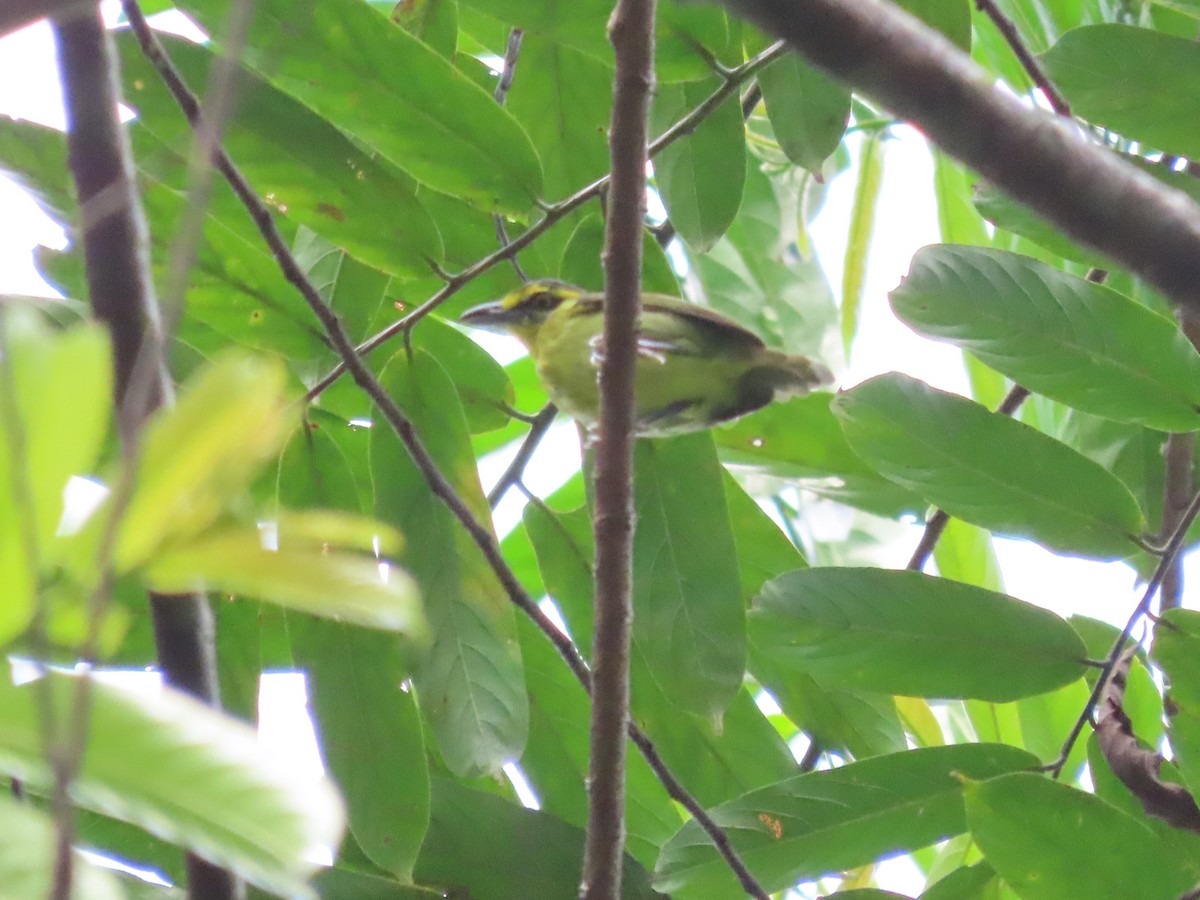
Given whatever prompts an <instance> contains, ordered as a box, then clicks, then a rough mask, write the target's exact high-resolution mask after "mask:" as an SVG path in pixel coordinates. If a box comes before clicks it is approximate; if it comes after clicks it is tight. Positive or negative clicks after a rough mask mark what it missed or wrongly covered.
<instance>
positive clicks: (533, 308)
mask: <svg viewBox="0 0 1200 900" xmlns="http://www.w3.org/2000/svg"><path fill="white" fill-rule="evenodd" d="M583 293H584V292H583V290H581V289H580V288H577V287H575V285H573V284H567V283H566V282H565V281H554V280H552V279H542V280H540V281H530V282H528V283H527V284H523V285H521V286H520V287H519V288H517V289H516V290H515V291H513V292H512V293H510V294H508V295H506V296H505V297H503V298H501V299H500V300H493V301H492V302H490V303H482V304H480V305H479V306H473V307H471V308H470V309H468V310H467V311H466V312H464V313H463V314H462V315H461V316H460V317H459V319H458V320H459V321H460V322H462V323H463V324H465V325H471V326H473V327H475V328H486V329H488V330H489V331H502V332H506V333H508V334H512V335H515V336H516V337H518V338H520V339H521V340H522V341H524V342H525V343H526V344H531V343H533V341H534V340H535V339H536V336H537V333H538V330H539V329H540V328H541V327H542V325H543V324H544V323H545V321H546V319H547V318H549V317H550V314H551V313H553V312H554V311H555V310H556V309H558V308H559V307H561V306H562V305H563V304H564V303H569V302H571V301H573V300H576V299H578V298H579V297H581V296H583Z"/></svg>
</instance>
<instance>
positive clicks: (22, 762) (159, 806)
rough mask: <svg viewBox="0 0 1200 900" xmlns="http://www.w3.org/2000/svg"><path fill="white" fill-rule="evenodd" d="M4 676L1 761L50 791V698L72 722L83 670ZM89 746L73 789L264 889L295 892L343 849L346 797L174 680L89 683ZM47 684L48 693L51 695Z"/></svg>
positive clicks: (82, 799)
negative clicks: (46, 746) (28, 677)
mask: <svg viewBox="0 0 1200 900" xmlns="http://www.w3.org/2000/svg"><path fill="white" fill-rule="evenodd" d="M44 678H45V679H48V681H45V682H31V683H28V684H25V685H21V686H20V687H18V686H15V685H13V684H11V683H10V682H9V680H8V679H0V767H2V768H3V769H4V770H6V771H7V772H9V773H10V774H12V775H13V776H15V777H18V778H20V779H22V780H23V781H26V782H28V783H29V784H30V785H32V786H33V787H35V788H38V789H42V790H45V789H47V788H48V787H49V786H50V785H51V784H52V783H53V782H52V775H51V773H50V771H49V768H48V766H47V764H46V761H45V754H44V751H43V722H42V719H43V713H44V712H45V709H46V707H45V702H46V701H47V700H49V701H50V702H51V703H52V704H53V709H54V710H55V711H56V714H57V715H59V716H61V717H63V721H60V723H59V727H60V728H63V729H64V731H63V732H61V733H66V731H65V729H66V727H67V726H66V722H68V721H73V720H75V719H74V713H75V702H76V700H77V698H78V694H79V690H78V689H79V687H80V683H79V679H78V678H75V677H72V676H68V675H63V674H58V673H53V674H50V675H46V676H44ZM87 689H88V732H87V748H86V752H85V753H84V756H83V762H82V765H81V768H80V770H79V775H78V778H77V779H76V780H75V782H74V784H73V786H72V793H73V796H74V797H75V798H76V799H77V800H78V802H79V803H80V804H82V805H83V806H85V807H88V808H91V809H94V810H96V811H98V812H103V813H105V814H107V815H111V816H115V817H117V818H121V819H125V820H127V821H129V822H133V823H135V824H137V825H140V826H141V827H143V828H145V829H146V830H147V831H149V832H150V833H151V834H154V835H156V836H158V837H160V838H162V839H164V840H167V841H172V842H175V843H179V844H182V845H183V846H184V847H186V848H189V849H191V850H193V851H195V852H196V853H198V854H200V855H201V856H203V857H205V858H206V859H208V860H210V861H212V862H214V863H216V864H217V865H219V866H222V867H225V868H229V869H231V870H232V871H234V872H235V873H236V874H238V875H241V876H242V877H244V878H246V879H248V880H249V881H251V882H253V883H255V884H258V885H260V886H261V887H263V888H265V889H267V890H272V891H277V892H279V893H282V894H285V895H288V896H293V895H299V896H311V894H310V892H308V891H307V890H306V889H305V888H304V884H303V882H304V879H306V878H307V877H308V876H309V875H310V874H311V873H312V872H313V871H314V870H315V869H316V868H317V864H316V863H313V862H312V861H311V859H312V856H313V854H314V853H318V852H321V851H322V850H327V849H328V848H329V847H331V846H336V844H337V842H338V840H339V839H340V836H341V832H342V827H343V813H342V805H341V800H340V798H339V797H338V796H337V792H336V791H335V790H334V788H333V786H332V785H331V784H330V782H329V781H328V780H326V779H324V778H319V779H316V780H314V779H312V778H311V777H308V776H299V775H297V774H295V773H294V772H291V771H289V770H288V768H287V767H286V766H281V765H280V764H279V760H277V759H274V758H271V757H269V756H268V754H267V753H266V752H265V751H264V750H263V749H262V748H261V746H260V745H259V743H258V736H257V734H256V732H255V730H254V729H253V728H251V727H250V726H248V725H243V724H241V723H239V722H237V721H235V720H234V719H231V718H230V717H228V716H225V715H223V714H221V713H219V712H215V711H213V710H212V709H210V708H209V707H207V706H204V705H202V704H201V703H199V702H198V701H196V700H194V699H192V698H191V697H188V696H186V695H184V694H182V693H180V692H178V691H175V690H173V689H170V688H162V689H161V690H160V691H158V692H156V693H153V694H147V693H134V692H132V691H129V690H124V689H120V688H117V687H115V686H113V685H111V684H104V683H98V682H89V683H88V685H87ZM47 692H48V693H47Z"/></svg>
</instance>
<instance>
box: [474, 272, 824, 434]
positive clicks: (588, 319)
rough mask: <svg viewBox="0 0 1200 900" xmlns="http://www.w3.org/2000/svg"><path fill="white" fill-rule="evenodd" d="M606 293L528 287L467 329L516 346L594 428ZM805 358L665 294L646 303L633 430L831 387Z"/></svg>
mask: <svg viewBox="0 0 1200 900" xmlns="http://www.w3.org/2000/svg"><path fill="white" fill-rule="evenodd" d="M603 308H604V295H603V294H599V293H589V292H587V291H584V290H583V289H581V288H578V287H575V286H574V285H570V284H566V283H564V282H561V281H552V280H541V281H531V282H529V283H527V284H525V285H523V286H522V287H520V288H519V289H517V290H515V291H513V292H512V293H511V294H509V295H508V296H506V297H504V298H503V299H501V300H496V301H493V302H491V303H485V304H482V305H481V306H476V307H474V308H472V309H469V310H467V311H466V312H465V313H463V315H462V317H461V319H460V321H461V322H463V323H465V324H467V325H472V326H476V327H479V328H487V329H489V330H491V331H502V332H507V333H509V334H512V335H514V336H516V337H517V338H519V339H520V340H521V342H522V343H523V344H524V345H525V346H526V348H528V350H529V355H530V356H531V357H532V358H533V362H534V365H535V366H536V368H537V373H538V377H539V378H540V379H541V381H542V384H543V385H544V386H545V388H546V393H548V394H549V395H550V399H551V400H552V401H554V404H555V405H556V406H557V407H558V408H559V409H561V410H562V411H563V412H565V413H567V415H569V416H572V417H573V418H574V419H575V420H576V421H578V422H579V423H580V424H581V425H583V426H584V427H585V428H587V429H589V430H592V429H594V426H595V424H596V420H597V419H598V418H599V415H600V389H599V385H598V383H597V372H598V368H599V364H600V358H601V356H602V349H603V348H602V347H601V346H600V343H601V336H602V333H603ZM832 380H833V376H832V375H831V374H830V372H829V370H828V369H826V368H825V367H824V366H823V365H821V364H820V363H818V362H815V361H814V360H811V359H808V358H807V357H803V356H789V355H788V354H786V353H780V352H779V351H777V350H771V349H770V348H768V347H767V346H766V345H765V344H763V342H762V340H761V339H760V338H759V337H758V335H756V334H754V332H752V331H748V330H747V329H745V328H743V327H742V326H741V325H738V324H737V323H736V322H734V321H732V320H730V319H727V318H726V317H725V316H722V315H720V314H719V313H715V312H713V311H712V310H709V309H705V308H704V307H700V306H695V305H693V304H690V303H684V302H683V301H682V300H677V299H675V298H673V297H668V296H665V295H663V294H644V295H643V296H642V316H641V323H640V327H639V329H638V358H637V369H636V374H635V377H634V402H635V406H636V422H635V431H636V433H637V434H638V436H639V437H665V436H668V435H675V434H684V433H686V432H689V431H700V430H702V429H705V428H711V427H712V426H713V425H716V424H719V423H721V422H728V421H730V420H731V419H736V418H737V417H738V416H743V415H745V414H746V413H749V412H753V411H754V410H756V409H761V408H762V407H764V406H766V405H767V404H768V403H770V402H771V401H772V400H775V399H778V398H781V397H789V396H795V395H798V394H806V393H808V392H809V391H811V390H813V389H814V388H816V387H819V386H821V385H823V384H829V383H830V382H832Z"/></svg>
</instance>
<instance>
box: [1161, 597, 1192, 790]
mask: <svg viewBox="0 0 1200 900" xmlns="http://www.w3.org/2000/svg"><path fill="white" fill-rule="evenodd" d="M1153 656H1154V661H1155V662H1156V663H1157V664H1158V665H1159V666H1161V667H1162V670H1163V672H1164V674H1165V675H1166V677H1167V679H1168V684H1169V685H1170V688H1169V693H1168V698H1169V702H1168V704H1167V709H1168V710H1169V716H1170V718H1169V724H1170V729H1169V731H1170V733H1169V736H1170V739H1171V749H1172V751H1173V752H1174V756H1175V763H1176V765H1178V766H1179V771H1180V773H1181V774H1182V775H1183V778H1184V781H1185V782H1186V783H1187V786H1188V788H1189V789H1190V790H1191V791H1192V793H1193V795H1197V792H1200V612H1196V611H1195V610H1186V609H1169V610H1167V611H1166V612H1165V613H1164V614H1163V621H1162V624H1161V625H1160V626H1159V627H1158V628H1156V629H1155V630H1154V648H1153Z"/></svg>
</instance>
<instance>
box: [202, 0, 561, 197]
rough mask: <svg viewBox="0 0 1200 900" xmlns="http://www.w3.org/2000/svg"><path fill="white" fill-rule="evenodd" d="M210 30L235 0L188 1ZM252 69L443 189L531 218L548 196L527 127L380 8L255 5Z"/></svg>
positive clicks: (344, 1) (271, 1)
mask: <svg viewBox="0 0 1200 900" xmlns="http://www.w3.org/2000/svg"><path fill="white" fill-rule="evenodd" d="M179 7H180V9H182V10H183V11H184V12H186V13H187V14H188V15H190V16H192V17H193V18H195V19H196V21H198V22H199V23H200V25H201V27H203V28H204V29H205V30H206V31H208V33H209V34H211V35H219V34H220V33H221V25H222V23H224V22H225V21H226V19H227V17H228V15H229V11H230V9H231V8H232V0H185V2H182V3H180V4H179ZM247 41H248V46H247V49H246V51H245V54H244V56H243V59H244V60H245V62H246V65H248V66H249V67H250V68H251V69H253V70H254V71H255V72H257V73H259V74H260V75H262V76H263V77H264V78H266V79H267V80H268V81H270V82H271V83H272V84H273V85H275V86H276V87H277V88H279V89H280V90H282V91H284V92H285V93H288V94H291V95H292V96H293V97H295V98H296V99H297V100H299V101H300V102H301V103H303V104H304V105H305V106H307V107H309V108H310V109H312V110H313V111H314V112H316V113H317V114H318V115H320V116H321V117H323V118H324V119H326V120H327V121H328V122H329V123H330V124H332V125H333V126H335V127H336V128H338V130H340V131H342V132H343V133H345V134H347V135H350V136H351V137H353V138H356V139H358V140H360V141H362V142H363V143H365V144H366V145H367V146H368V147H370V148H371V149H373V150H374V151H376V152H378V153H379V154H380V155H381V156H382V157H383V158H384V159H385V160H387V161H388V162H390V163H391V164H392V165H394V166H396V167H398V168H400V169H403V170H405V171H407V172H408V173H409V174H411V175H412V176H413V177H414V178H415V179H416V180H417V181H419V182H421V183H422V184H425V185H428V186H429V187H431V188H433V189H434V190H437V191H442V192H444V193H447V194H451V195H453V196H457V197H463V198H465V199H467V200H469V201H471V202H472V203H474V204H476V205H478V206H479V207H481V208H482V209H485V210H488V211H489V212H507V213H511V214H514V215H524V214H525V213H527V212H528V211H529V209H530V206H531V205H532V202H533V200H534V199H535V198H536V197H538V196H539V195H540V193H541V188H542V173H541V168H540V165H539V163H538V159H537V154H536V152H535V151H534V149H533V145H532V144H531V143H530V140H529V138H528V136H527V135H526V134H525V133H524V132H523V131H522V130H521V127H520V126H519V125H518V124H517V123H516V121H515V120H513V118H512V117H511V116H510V115H509V114H508V113H507V112H505V111H504V110H503V109H502V108H501V107H499V106H498V105H497V104H496V102H495V101H494V100H493V99H492V98H491V97H490V96H488V94H487V93H486V92H485V91H483V90H481V89H480V88H478V87H477V86H475V85H474V84H472V83H470V82H469V81H467V80H465V79H463V78H462V77H461V76H459V75H458V73H457V72H456V71H455V69H454V68H453V66H451V64H450V63H449V62H448V61H447V60H446V59H444V58H443V57H441V56H439V55H438V54H437V53H436V52H435V51H433V50H432V49H430V48H429V47H428V46H426V45H425V44H423V43H421V42H420V41H419V40H417V39H416V38H414V37H412V36H411V35H410V34H409V33H408V32H407V31H405V30H404V29H402V28H399V27H396V26H395V25H393V24H392V23H391V22H389V21H388V20H387V18H386V16H384V15H383V14H381V13H380V12H378V11H376V10H374V9H372V8H370V6H368V5H367V4H365V3H360V2H357V0H327V2H321V3H317V2H313V0H308V2H305V3H302V4H300V5H297V4H295V3H293V2H291V0H262V2H260V3H257V4H256V5H255V8H254V18H253V20H252V23H251V25H250V31H249V34H248V36H247Z"/></svg>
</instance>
